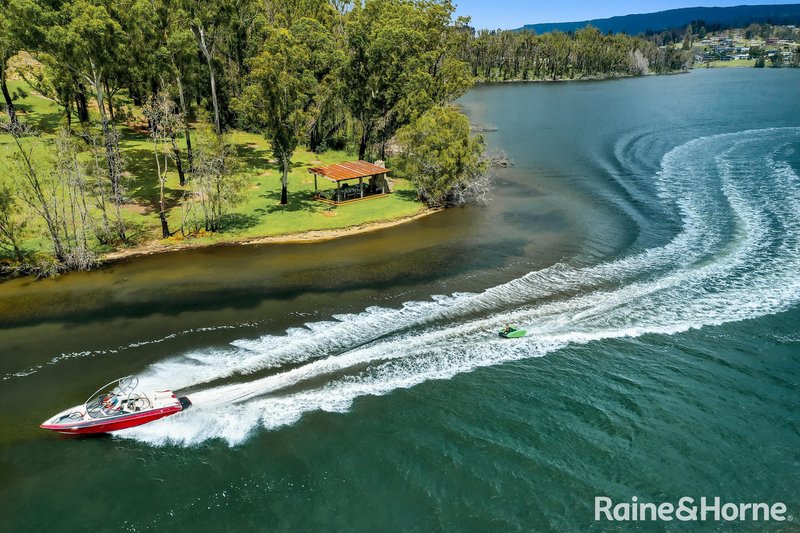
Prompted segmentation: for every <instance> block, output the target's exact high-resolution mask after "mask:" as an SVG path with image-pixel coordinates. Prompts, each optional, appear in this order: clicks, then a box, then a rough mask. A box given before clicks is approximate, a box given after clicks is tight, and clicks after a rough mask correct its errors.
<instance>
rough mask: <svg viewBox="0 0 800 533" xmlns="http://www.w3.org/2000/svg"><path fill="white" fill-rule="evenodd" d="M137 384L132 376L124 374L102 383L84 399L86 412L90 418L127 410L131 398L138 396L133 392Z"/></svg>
mask: <svg viewBox="0 0 800 533" xmlns="http://www.w3.org/2000/svg"><path fill="white" fill-rule="evenodd" d="M138 384H139V380H138V379H136V378H135V377H134V376H126V377H124V378H121V379H119V380H115V381H112V382H111V383H108V384H106V385H104V386H103V387H101V388H100V389H99V390H98V391H97V392H95V393H94V394H93V395H92V397H91V398H89V399H88V400H86V404H85V406H86V413H87V414H88V415H89V416H90V417H92V418H107V417H110V416H119V415H121V414H124V413H126V412H129V406H130V405H132V404H133V403H134V402H133V401H132V400H134V401H135V400H137V399H138V398H139V395H137V394H133V391H134V389H136V386H137V385H138ZM134 397H135V398H134Z"/></svg>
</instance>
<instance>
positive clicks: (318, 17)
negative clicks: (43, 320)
mask: <svg viewBox="0 0 800 533" xmlns="http://www.w3.org/2000/svg"><path fill="white" fill-rule="evenodd" d="M0 8H1V9H0V82H2V83H1V84H2V93H3V98H2V101H1V103H2V107H3V108H4V111H5V113H4V118H2V119H0V130H2V131H0V144H3V145H4V146H5V147H6V148H5V152H4V153H5V154H8V153H10V152H13V154H14V155H13V156H12V157H11V158H10V159H11V160H12V162H11V164H10V165H6V167H7V172H6V176H5V178H3V179H0V263H2V264H0V270H5V271H26V272H35V273H39V274H43V275H49V274H51V273H54V272H58V271H60V270H68V269H85V268H91V267H92V266H93V265H94V264H96V262H97V257H98V253H101V252H103V251H109V250H114V249H117V248H119V247H120V246H128V245H130V244H133V243H135V241H136V240H137V239H141V235H142V234H143V232H144V233H147V231H146V228H145V229H142V227H136V222H132V220H134V217H133V216H132V213H133V212H134V211H135V210H136V209H138V208H139V207H140V206H139V207H137V205H135V204H136V202H135V201H134V200H136V197H135V196H136V195H137V194H139V195H141V194H143V193H144V192H146V191H147V190H152V191H153V192H152V194H151V198H150V200H149V202H150V203H149V205H148V206H147V209H152V210H153V211H154V212H155V214H157V215H158V219H159V224H158V228H159V234H160V236H161V237H162V238H164V239H166V238H169V237H171V236H173V235H175V234H176V233H179V234H180V235H183V236H186V235H189V234H198V233H209V232H211V233H214V232H220V231H225V228H226V221H229V220H231V216H230V214H231V211H232V210H233V209H235V208H236V206H237V205H239V204H241V203H242V202H243V201H244V198H245V197H246V196H247V191H248V190H250V189H252V188H253V187H254V183H253V180H252V174H251V175H250V176H242V175H241V174H242V173H241V172H240V171H237V168H238V167H237V156H241V155H242V153H243V147H242V145H241V143H238V142H237V141H235V140H234V138H235V136H236V135H241V134H242V132H252V133H255V134H258V135H260V136H262V137H263V138H264V139H265V140H266V142H267V143H268V146H269V150H270V152H271V155H272V158H271V159H270V161H269V163H270V165H274V166H275V168H276V169H277V171H278V172H277V174H278V176H279V177H280V180H281V193H280V204H283V205H285V204H287V203H288V202H289V190H288V189H289V186H288V183H289V179H288V176H289V174H290V173H291V171H292V169H293V159H295V158H296V155H297V154H296V152H297V151H298V150H301V149H302V150H308V151H309V152H311V153H317V154H321V153H325V152H326V151H327V150H336V151H342V153H344V152H347V153H350V154H352V155H353V156H356V157H358V158H359V159H373V160H374V159H377V158H381V159H383V158H385V157H386V156H388V155H391V154H389V153H387V148H388V147H392V148H393V152H394V156H395V157H396V159H397V160H396V163H397V164H396V167H397V170H398V172H399V173H400V174H401V175H403V173H404V172H405V177H407V178H408V179H409V180H410V181H411V182H412V183H413V184H414V186H415V187H416V191H417V194H418V197H419V199H420V200H422V201H424V202H425V203H427V204H428V205H431V206H439V205H446V204H448V203H449V202H451V201H454V200H458V201H463V200H464V199H465V198H466V197H468V196H482V194H483V192H485V187H486V182H485V180H484V179H483V176H484V174H485V172H484V170H485V168H486V160H485V158H483V157H482V156H481V152H482V150H483V144H482V141H481V140H480V138H471V137H470V131H469V127H468V122H467V121H466V118H465V117H463V116H462V115H460V114H459V113H458V112H457V111H456V110H455V109H453V108H452V107H450V105H449V104H450V103H451V102H453V101H454V100H455V99H456V98H458V97H459V96H461V95H462V94H464V93H465V92H466V91H467V90H468V89H469V88H470V87H471V85H472V84H473V83H474V81H475V79H476V78H478V79H480V78H485V79H491V80H495V79H499V80H505V79H515V78H519V79H539V78H546V79H558V78H570V79H572V78H582V77H612V76H620V75H641V74H645V73H648V72H666V71H670V70H674V69H677V68H680V67H681V66H682V65H683V59H682V57H681V56H680V55H678V56H676V55H674V54H673V52H672V51H670V50H663V49H659V48H658V47H656V46H655V45H653V44H652V43H649V42H647V41H644V40H642V39H639V38H633V37H628V36H624V35H617V36H610V35H602V34H600V33H599V32H597V31H596V30H593V29H585V30H581V31H578V32H576V33H575V34H570V35H568V34H563V33H558V32H555V33H552V34H548V35H540V36H538V35H533V34H531V33H526V32H521V33H514V32H488V31H479V32H475V31H474V30H473V29H472V28H470V26H469V19H464V18H459V19H456V20H453V14H454V6H453V4H452V3H451V0H366V1H364V2H351V1H349V0H202V1H201V0H0ZM12 71H13V76H14V80H13V82H12V81H10V76H11V75H12V74H11V73H12ZM11 83H13V84H16V85H15V87H16V90H15V91H12V90H10V89H9V84H11ZM25 91H33V92H35V93H36V95H38V97H40V98H44V99H46V101H47V102H50V103H54V104H53V105H57V106H58V109H59V110H60V111H59V115H60V118H59V119H57V120H56V122H57V123H56V124H51V128H50V129H49V130H48V131H46V132H42V131H39V130H38V129H37V127H36V125H34V124H33V123H31V122H30V121H28V120H26V119H25V116H24V114H22V115H21V114H20V113H18V112H17V111H18V110H17V104H16V103H15V102H17V101H19V99H20V98H22V97H23V96H24V94H22V93H24V92H25ZM26 113H27V111H26ZM442 125H447V127H443V126H442ZM3 138H5V140H3ZM123 142H125V143H127V144H128V149H127V152H126V150H125V149H121V145H122V144H123ZM137 143H138V144H137ZM134 144H135V145H136V146H140V147H141V149H140V150H139V152H138V153H136V155H137V158H136V160H135V161H134V160H133V159H131V158H130V154H132V153H135V152H134V151H132V149H130V146H131V145H134ZM148 144H149V146H150V148H149V150H150V155H149V161H150V162H147V160H148V159H147V158H144V155H143V154H144V151H145V148H144V146H147V145H148ZM251 144H252V143H251ZM398 150H399V151H400V153H399V154H398V153H397V151H398ZM126 154H127V155H126ZM436 154H439V155H440V157H438V159H437V157H436ZM4 157H5V159H6V160H8V159H9V157H7V155H6V156H4ZM451 167H452V168H451ZM172 169H174V170H172ZM174 174H177V176H178V177H179V184H178V185H177V190H176V188H175V187H172V186H171V185H168V183H167V182H168V181H169V180H171V179H173V178H172V176H173V175H174ZM412 174H413V175H412ZM151 175H153V176H154V179H152V180H151V178H149V177H148V178H147V179H148V180H151V181H150V183H149V184H143V183H142V179H141V178H142V176H151ZM443 177H446V179H444V178H443ZM132 181H135V182H136V186H133V185H132ZM143 191H144V192H143ZM250 209H251V211H252V210H253V209H254V208H253V206H252V205H251V206H250ZM262 211H263V210H262ZM253 216H255V215H253ZM240 218H241V217H240ZM148 231H149V230H148ZM3 261H4V262H5V263H3ZM4 265H5V266H4Z"/></svg>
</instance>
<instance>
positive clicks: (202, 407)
mask: <svg viewBox="0 0 800 533" xmlns="http://www.w3.org/2000/svg"><path fill="white" fill-rule="evenodd" d="M798 137H800V128H786V129H771V130H757V131H749V132H741V133H738V134H729V135H719V136H713V137H707V138H701V139H697V140H695V141H692V142H690V143H687V144H686V145H683V146H681V147H678V148H676V149H674V150H673V151H672V152H670V153H669V154H667V156H665V158H664V160H663V161H662V170H661V171H660V172H659V174H658V175H657V176H656V179H657V182H656V185H657V188H658V194H659V199H660V200H661V201H662V202H663V203H664V205H667V206H668V205H673V206H675V207H677V209H678V210H679V212H680V215H681V221H682V228H681V230H680V231H679V232H678V233H677V235H676V237H675V238H674V239H673V240H672V241H671V242H670V243H669V244H667V245H665V246H663V247H660V248H656V249H653V250H650V251H646V252H644V253H642V254H637V255H635V256H632V257H629V258H624V259H622V260H620V261H615V262H609V263H606V264H602V265H597V266H594V267H587V268H585V269H571V268H569V267H566V266H564V265H560V266H557V267H554V268H551V269H545V270H543V271H540V272H537V273H531V274H530V275H528V276H525V277H523V278H520V279H518V280H514V281H512V282H509V283H507V284H504V285H501V286H498V287H495V288H492V289H489V290H487V291H485V292H483V293H481V294H469V295H454V296H452V297H445V298H439V299H436V300H433V301H431V302H417V303H414V304H413V305H407V306H405V307H404V308H402V309H399V310H381V309H378V308H373V309H370V310H368V311H367V312H365V313H363V314H358V315H352V316H351V317H350V318H351V319H352V320H356V321H358V320H366V321H371V320H376V319H377V318H379V317H381V318H386V317H387V316H390V317H395V318H398V319H405V320H407V321H406V322H404V323H402V324H399V325H398V324H393V325H392V327H393V328H394V331H395V332H396V333H393V334H391V335H387V336H384V337H383V338H380V339H378V340H376V341H373V342H371V343H369V344H367V345H362V346H356V347H354V348H353V349H349V350H348V349H346V347H347V345H348V343H349V342H352V341H351V340H336V339H338V337H337V336H336V335H335V334H331V335H330V337H329V338H327V337H326V338H324V339H323V340H321V341H319V343H318V344H314V343H315V342H317V341H315V340H314V338H315V337H317V335H320V334H322V335H323V336H325V335H327V334H328V332H330V331H331V330H333V331H337V332H339V331H342V330H340V329H339V328H342V327H343V324H342V323H336V322H334V323H317V324H315V325H312V326H311V327H310V329H309V330H308V331H309V332H311V331H312V330H313V334H312V333H308V334H306V333H305V332H302V331H301V332H290V333H289V335H288V339H289V340H290V341H292V340H293V341H294V342H296V343H297V346H301V345H302V343H304V342H307V343H311V344H310V346H312V347H314V348H315V349H317V350H320V351H322V352H323V354H322V355H324V350H325V348H326V346H328V347H330V346H336V347H337V348H339V349H342V350H343V352H344V353H341V354H340V355H333V356H327V357H322V355H319V354H317V353H315V354H313V355H312V357H311V358H310V359H316V360H310V362H306V363H305V364H301V366H298V367H297V368H293V369H291V370H287V371H284V372H280V373H277V374H274V375H271V376H267V377H263V378H260V379H255V380H250V381H244V382H240V383H234V384H230V385H224V386H218V387H212V388H206V389H204V390H200V391H197V392H196V393H193V394H192V399H193V401H194V402H195V408H193V409H192V410H191V411H188V412H186V413H182V414H180V415H176V416H173V417H170V418H167V419H164V420H162V421H159V422H156V423H152V424H148V425H145V426H141V427H139V428H134V429H132V430H128V431H126V432H123V433H122V434H121V436H123V437H127V438H135V439H138V440H141V441H144V442H148V443H151V444H155V445H159V444H166V443H174V444H180V445H193V444H198V443H201V442H204V441H206V440H208V439H215V438H218V439H223V440H225V441H227V442H228V443H229V444H231V445H235V444H238V443H241V442H243V441H244V440H245V439H247V437H248V436H249V435H250V434H251V433H252V431H253V430H255V429H256V428H258V427H265V428H268V429H272V428H276V427H280V426H282V425H286V424H291V423H294V422H295V421H297V420H298V419H300V418H301V417H302V416H303V414H304V413H307V412H309V411H314V410H325V411H331V412H341V411H345V410H347V409H349V407H350V405H351V404H352V402H353V400H354V399H356V398H358V397H360V396H364V395H382V394H386V393H389V392H391V391H392V390H396V389H397V388H405V387H412V386H414V385H416V384H419V383H422V382H425V381H429V380H432V379H449V378H450V377H452V376H454V375H456V374H459V373H463V372H469V371H471V370H474V369H476V368H480V367H485V366H489V365H496V364H501V363H504V362H508V361H514V360H519V359H522V358H528V357H539V356H543V355H546V354H548V353H552V352H553V351H555V350H558V349H561V348H563V347H565V346H568V345H570V344H582V343H589V342H596V341H601V340H604V339H611V338H624V337H637V336H640V335H644V334H664V335H670V334H675V333H679V332H682V331H687V330H689V329H693V328H701V327H704V326H709V325H719V324H723V323H727V322H733V321H739V320H746V319H751V318H756V317H760V316H763V315H766V314H772V313H777V312H781V311H785V310H788V309H790V308H792V307H793V306H796V305H797V304H798V303H799V302H800V278H798V277H797V276H796V272H797V271H798V269H800V240H799V239H798V236H799V235H800V193H799V192H798V187H797V185H798V182H799V181H800V179H798V176H797V175H796V173H795V172H794V171H793V169H792V168H791V167H790V166H789V165H787V164H786V163H785V162H781V161H776V160H775V159H774V158H775V157H776V153H777V150H773V151H772V152H770V151H769V149H764V147H770V148H772V147H774V146H775V145H781V144H782V143H783V144H786V143H788V142H791V141H792V139H794V140H795V141H796V140H797V139H798ZM755 176H758V179H755V178H754V177H755ZM534 280H535V281H534ZM614 280H617V281H619V282H620V284H619V285H618V286H616V287H613V286H611V287H609V286H607V283H608V282H609V281H614ZM571 291H575V293H574V294H571V293H570V292H571ZM547 295H555V296H556V297H554V298H550V299H548V300H546V301H543V300H542V298H544V296H547ZM510 303H518V304H520V306H519V307H518V308H516V309H514V310H513V311H507V310H506V309H507V308H508V307H509V304H510ZM418 306H419V307H418ZM420 309H424V310H425V312H428V313H432V314H433V315H434V316H435V318H436V319H437V320H439V321H443V320H444V321H446V320H447V319H457V318H458V317H459V316H463V315H470V316H476V315H477V314H480V315H482V317H481V318H473V319H470V320H461V321H456V322H451V323H449V324H441V323H439V324H437V323H436V322H435V321H433V320H432V319H431V315H428V316H420V315H418V314H417V313H419V312H420ZM508 321H510V322H515V323H519V324H523V325H525V326H526V327H527V329H529V330H530V333H531V334H530V335H529V336H528V337H526V338H524V339H520V340H519V341H514V342H507V341H501V340H499V339H498V338H497V337H496V336H495V334H494V333H493V332H494V331H495V330H496V328H497V327H498V326H499V325H500V324H502V323H504V322H508ZM378 322H380V320H376V323H378ZM406 324H414V325H415V327H414V328H413V329H412V328H410V327H408V326H406ZM332 339H333V340H332ZM258 342H263V340H260V341H258ZM326 343H327V344H326ZM262 346H263V345H250V347H249V348H248V351H249V353H250V355H249V357H250V358H251V359H250V360H249V361H248V364H249V365H251V366H249V367H248V368H258V367H262V368H263V365H265V364H269V363H268V361H269V357H270V356H269V354H264V353H259V352H258V350H260V349H261V347H262ZM289 353H291V351H290V352H289ZM301 357H302V356H301V355H299V354H298V356H297V359H295V361H296V362H300V363H302V361H303V359H302V358H301ZM223 360H224V361H225V360H226V359H225V358H223ZM231 360H235V358H234V359H231ZM307 360H308V359H307ZM177 363H178V366H179V365H180V364H183V363H181V362H180V361H178V362H177ZM226 364H227V363H226ZM212 365H213V363H212V362H211V359H209V362H208V366H209V367H211V366H212ZM159 368H162V367H158V366H156V367H153V370H154V371H156V370H157V369H159ZM174 368H177V366H176V367H173V369H174ZM217 369H218V370H219V368H217ZM229 370H233V371H234V372H238V371H239V369H238V368H237V367H236V365H235V364H233V365H231V366H226V367H225V368H224V369H223V371H224V372H227V371H229ZM195 377H196V376H192V379H195Z"/></svg>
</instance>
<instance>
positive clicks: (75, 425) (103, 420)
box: [40, 376, 192, 435]
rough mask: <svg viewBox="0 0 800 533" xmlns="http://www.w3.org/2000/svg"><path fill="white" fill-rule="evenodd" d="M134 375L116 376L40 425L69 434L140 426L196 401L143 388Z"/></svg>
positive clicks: (179, 410)
mask: <svg viewBox="0 0 800 533" xmlns="http://www.w3.org/2000/svg"><path fill="white" fill-rule="evenodd" d="M138 385H139V380H138V379H137V378H135V377H134V376H127V377H124V378H120V379H116V380H114V381H112V382H111V383H108V384H106V385H104V386H103V387H101V388H100V389H99V390H98V391H97V392H95V393H94V394H92V395H91V396H90V397H89V399H88V400H86V403H84V404H83V405H76V406H75V407H72V408H70V409H67V410H66V411H61V412H60V413H58V414H57V415H55V416H54V417H52V418H50V419H49V420H46V421H45V422H43V423H42V424H41V426H40V427H42V428H44V429H49V430H51V431H57V432H59V433H65V434H68V435H86V434H90V433H108V432H110V431H118V430H120V429H126V428H132V427H135V426H140V425H142V424H146V423H148V422H152V421H153V420H158V419H159V418H164V417H165V416H170V415H174V414H175V413H180V412H181V411H183V410H184V409H188V408H189V406H191V405H192V402H191V401H189V398H186V397H181V398H178V397H177V396H175V393H173V392H172V391H170V390H162V391H154V392H139V391H137V390H136V387H138Z"/></svg>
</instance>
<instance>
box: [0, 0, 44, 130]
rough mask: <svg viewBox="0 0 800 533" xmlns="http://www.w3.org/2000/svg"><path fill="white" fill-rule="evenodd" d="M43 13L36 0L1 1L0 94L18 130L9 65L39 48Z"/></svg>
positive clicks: (12, 122) (10, 119)
mask: <svg viewBox="0 0 800 533" xmlns="http://www.w3.org/2000/svg"><path fill="white" fill-rule="evenodd" d="M41 11H42V10H41V8H40V6H39V5H38V4H36V3H35V2H34V1H33V0H0V91H1V92H2V93H3V101H4V103H5V108H6V113H7V114H8V120H9V122H10V123H11V124H13V125H15V126H17V125H18V124H19V119H18V117H17V113H16V109H15V107H14V101H13V99H12V97H11V92H10V91H9V90H8V82H7V78H8V61H9V59H11V58H12V57H13V56H14V55H15V54H16V53H17V52H19V51H20V50H24V49H26V48H35V47H36V46H37V45H38V44H39V43H38V40H39V39H40V37H41V36H40V34H39V32H38V29H39V24H40V23H41V20H40V18H41V17H40V16H41Z"/></svg>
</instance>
